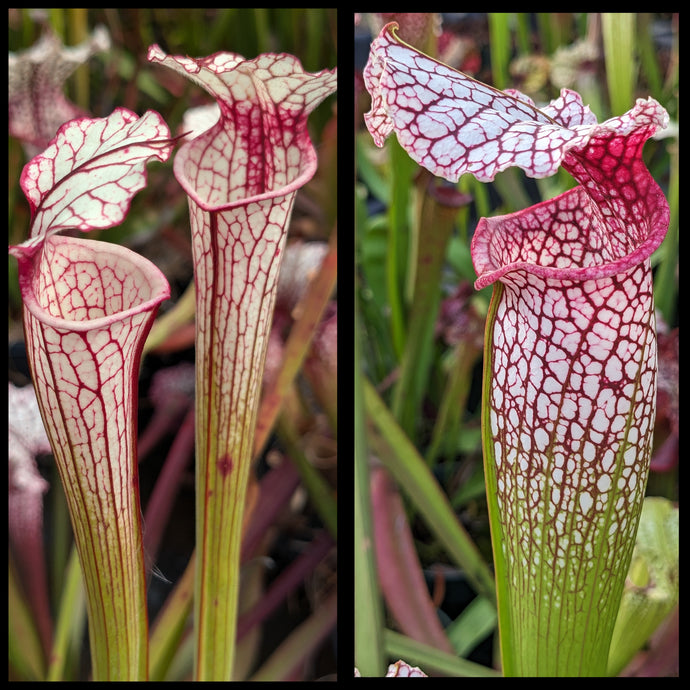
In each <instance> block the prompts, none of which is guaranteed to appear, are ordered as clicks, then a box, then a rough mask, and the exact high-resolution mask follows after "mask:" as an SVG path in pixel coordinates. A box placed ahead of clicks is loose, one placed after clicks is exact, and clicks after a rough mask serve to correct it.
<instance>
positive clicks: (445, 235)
mask: <svg viewBox="0 0 690 690" xmlns="http://www.w3.org/2000/svg"><path fill="white" fill-rule="evenodd" d="M423 180H424V181H425V182H428V183H430V184H433V182H431V180H430V176H429V175H428V174H427V173H424V174H423ZM421 195H422V202H421V210H420V213H419V219H418V222H417V223H415V231H414V232H415V236H416V243H415V244H416V247H417V251H416V252H415V255H416V262H415V267H414V276H415V280H414V295H413V298H412V304H411V307H410V314H409V321H408V323H409V325H408V329H407V337H406V338H405V350H404V352H403V356H402V361H401V364H400V376H399V378H398V382H397V385H396V387H395V394H394V396H393V403H392V408H391V409H392V412H393V415H394V416H395V417H396V419H398V422H399V424H400V426H401V427H402V428H403V430H404V431H405V433H406V434H407V435H408V437H409V438H410V439H411V440H413V441H414V439H415V438H416V432H417V429H416V426H417V420H418V419H419V414H420V408H421V404H422V398H423V395H424V391H425V389H426V385H427V380H428V372H429V368H430V365H431V346H432V342H433V338H434V324H435V323H436V316H437V314H438V307H439V303H440V299H441V271H442V269H443V265H444V260H445V257H446V250H447V247H448V240H449V239H450V237H451V234H452V232H453V228H454V225H455V216H456V214H457V208H456V206H455V205H453V204H450V203H443V202H440V201H439V200H437V199H436V198H434V193H433V192H432V191H430V190H429V189H428V188H427V189H422V190H421Z"/></svg>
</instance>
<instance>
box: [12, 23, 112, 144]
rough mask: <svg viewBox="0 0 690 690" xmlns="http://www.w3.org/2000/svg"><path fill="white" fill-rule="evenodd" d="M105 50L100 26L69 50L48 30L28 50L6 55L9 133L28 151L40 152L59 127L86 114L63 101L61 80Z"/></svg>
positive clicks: (105, 35) (107, 40) (107, 39)
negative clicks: (27, 148) (26, 146)
mask: <svg viewBox="0 0 690 690" xmlns="http://www.w3.org/2000/svg"><path fill="white" fill-rule="evenodd" d="M109 47H110V37H109V35H108V32H107V30H106V29H105V28H104V27H96V29H95V30H94V31H93V33H92V34H91V36H90V37H89V38H88V39H87V40H86V41H84V42H83V43H81V44H79V45H78V46H73V47H69V48H68V47H65V46H63V45H62V44H61V43H60V40H59V39H58V37H57V36H56V35H55V34H54V33H53V32H52V30H49V29H48V30H46V32H45V33H44V34H43V35H42V36H41V38H40V39H39V40H38V41H37V42H36V43H35V44H34V45H33V46H32V47H31V48H29V49H27V50H24V51H21V52H19V53H10V54H9V60H8V62H9V71H8V75H9V76H8V86H9V102H8V105H9V130H10V134H11V135H12V136H14V137H17V138H18V139H20V140H21V141H22V142H23V143H24V144H26V145H28V146H29V147H30V149H31V150H34V149H38V151H42V150H43V149H44V148H46V147H47V146H48V145H49V143H50V141H51V139H53V137H54V136H55V133H56V132H57V130H58V127H60V125H62V124H63V123H65V122H68V121H69V120H73V119H74V118H76V117H85V116H86V115H87V113H85V112H83V111H82V110H81V108H78V107H77V106H76V105H74V103H71V102H70V101H68V100H67V99H66V98H65V95H64V93H63V89H64V83H65V80H66V79H67V77H69V75H70V74H72V72H73V71H74V70H75V69H77V67H79V66H80V65H82V64H84V63H85V62H86V61H87V60H88V59H89V58H90V57H91V56H92V55H93V54H94V53H97V52H100V51H104V50H108V48H109Z"/></svg>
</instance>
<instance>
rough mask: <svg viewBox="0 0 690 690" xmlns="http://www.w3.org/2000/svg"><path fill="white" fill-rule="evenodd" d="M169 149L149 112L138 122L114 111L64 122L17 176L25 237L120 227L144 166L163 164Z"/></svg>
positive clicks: (166, 134)
mask: <svg viewBox="0 0 690 690" xmlns="http://www.w3.org/2000/svg"><path fill="white" fill-rule="evenodd" d="M172 146H173V142H172V140H171V139H170V130H169V129H168V126H167V125H166V124H165V122H164V120H163V119H162V118H161V116H160V115H159V114H158V113H156V112H154V111H148V112H147V113H146V114H145V115H144V116H143V117H141V118H139V117H138V116H137V115H136V114H135V113H133V112H131V111H129V110H127V109H125V108H117V109H116V110H115V111H113V113H112V114H111V115H109V116H108V117H106V118H99V119H88V118H82V119H77V120H72V121H71V122H67V123H65V124H64V125H63V126H62V127H60V129H59V130H58V133H57V135H56V137H55V139H54V140H53V142H52V143H51V144H50V146H49V147H48V148H47V149H46V150H45V151H44V152H43V153H42V154H41V155H39V156H36V157H35V158H33V159H32V160H31V161H29V163H27V164H26V166H25V167H24V170H23V171H22V176H21V187H22V189H23V191H24V194H25V195H26V198H27V199H28V200H29V204H30V206H31V216H32V220H31V237H32V238H40V237H42V236H46V235H48V234H49V233H53V232H57V231H59V230H63V229H67V228H75V229H77V230H83V231H88V230H95V229H97V228H109V227H112V226H113V225H117V224H118V223H121V222H122V220H123V219H124V217H125V215H126V214H127V211H128V210H129V205H130V202H131V199H132V197H133V196H134V195H135V194H136V193H137V192H138V191H139V190H140V189H142V188H143V187H144V186H145V185H146V167H145V166H146V162H147V161H148V160H150V159H151V158H156V159H157V160H159V161H165V160H167V158H168V156H169V155H170V153H171V151H172ZM31 244H35V242H33V243H31Z"/></svg>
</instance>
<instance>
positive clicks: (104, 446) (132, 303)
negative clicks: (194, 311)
mask: <svg viewBox="0 0 690 690" xmlns="http://www.w3.org/2000/svg"><path fill="white" fill-rule="evenodd" d="M171 148H172V146H171V142H170V133H169V131H168V128H167V126H166V125H165V123H164V122H163V121H162V119H161V118H160V116H159V115H158V114H157V113H147V115H145V116H144V117H143V118H141V119H139V118H138V117H137V116H136V115H135V114H134V113H131V112H129V111H126V110H124V109H120V110H117V111H115V112H114V113H113V114H112V115H111V116H110V117H109V118H105V119H95V120H89V119H81V120H74V121H72V122H69V123H67V124H65V125H63V127H61V128H60V130H59V131H58V134H57V135H56V138H55V139H54V140H53V142H52V143H51V145H50V146H49V147H48V148H47V149H46V150H45V151H44V152H43V153H42V154H41V155H39V156H37V157H36V158H34V159H33V160H31V161H30V162H29V163H28V164H27V165H26V166H25V168H24V171H23V173H22V177H21V184H22V188H23V189H24V192H25V193H26V196H27V198H28V200H29V203H30V205H31V211H32V231H31V238H30V239H29V240H27V241H26V242H25V243H23V244H22V245H18V246H14V247H10V253H11V254H13V255H15V256H16V257H17V259H18V261H19V282H20V288H21V292H22V300H23V302H24V330H25V336H26V344H27V352H28V356H29V362H30V365H31V371H32V378H33V381H34V387H35V389H36V394H37V399H38V402H39V406H40V409H41V416H42V418H43V423H44V425H45V427H46V431H47V432H48V436H49V438H50V442H51V446H52V449H53V453H54V455H55V460H56V463H57V467H58V470H59V473H60V478H61V480H62V483H63V486H64V489H65V494H66V496H67V504H68V507H69V510H70V516H71V519H72V526H73V529H74V533H75V542H76V545H77V549H78V552H79V557H80V561H81V565H82V570H83V572H84V578H85V585H86V591H87V607H88V612H89V626H90V635H91V654H92V659H93V668H94V677H95V678H97V679H100V680H104V679H108V680H116V679H119V680H125V679H130V680H132V679H143V678H145V676H146V672H147V655H146V651H145V650H146V648H147V645H148V639H147V620H146V593H145V581H146V579H145V571H144V559H143V551H142V534H141V523H140V514H141V508H140V504H139V486H138V477H137V463H136V424H137V421H136V414H137V380H138V370H139V360H140V356H141V349H142V346H143V343H144V340H145V338H146V335H147V334H148V331H149V329H150V327H151V324H152V323H153V319H154V318H155V314H156V311H157V309H158V305H159V304H160V303H161V302H162V301H163V300H164V299H167V298H168V297H169V296H170V288H169V285H168V283H167V281H166V279H165V277H164V276H163V274H162V273H161V272H160V271H159V270H158V269H157V268H156V267H155V266H154V265H153V264H152V263H151V262H149V261H148V260H146V259H144V258H143V257H140V256H139V255H137V254H135V253H134V252H132V251H130V250H128V249H125V248H123V247H120V246H118V245H114V244H110V243H105V242H97V241H94V240H84V239H77V238H72V237H63V236H61V235H58V234H56V233H57V232H58V231H59V230H61V229H63V228H66V227H76V228H78V229H81V230H91V229H93V228H103V227H110V226H111V225H113V224H115V223H117V222H120V221H121V220H122V219H123V217H124V215H125V214H126V212H127V209H128V208H129V203H130V200H131V197H132V196H133V195H134V194H135V193H136V192H137V191H138V190H139V189H141V188H142V187H143V186H144V185H145V183H146V171H145V164H146V161H147V160H148V159H149V158H156V159H158V160H165V159H166V158H167V157H168V155H169V153H170V150H171ZM123 630H130V631H131V634H130V635H127V636H126V643H125V644H123V643H122V642H123V639H125V638H123V635H122V633H121V631H123ZM96 638H98V639H96Z"/></svg>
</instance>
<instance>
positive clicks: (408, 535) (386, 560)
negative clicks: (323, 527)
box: [371, 467, 453, 654]
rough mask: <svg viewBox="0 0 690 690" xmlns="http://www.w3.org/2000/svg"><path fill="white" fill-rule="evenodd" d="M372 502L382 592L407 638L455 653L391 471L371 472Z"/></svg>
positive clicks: (374, 469) (379, 470) (376, 469)
mask: <svg viewBox="0 0 690 690" xmlns="http://www.w3.org/2000/svg"><path fill="white" fill-rule="evenodd" d="M371 504H372V506H371V507H372V517H373V523H374V540H375V548H376V563H377V568H378V573H379V582H380V585H381V591H382V593H383V596H384V598H385V600H386V604H387V606H388V609H389V611H390V612H391V615H392V616H393V618H394V619H395V621H396V622H397V624H398V626H399V627H400V630H401V632H403V633H404V634H405V635H407V636H408V637H410V638H412V639H413V640H417V641H418V642H422V643H425V644H428V645H432V646H433V647H435V648H436V649H439V650H441V651H444V652H447V653H448V654H452V653H453V646H452V645H451V643H450V641H449V640H448V637H447V636H446V634H445V632H444V631H443V626H442V625H441V623H440V621H439V619H438V614H437V612H436V607H435V606H434V603H433V602H432V600H431V596H430V595H429V591H428V589H427V586H426V582H425V581H424V575H423V573H422V566H421V564H420V562H419V558H418V557H417V553H416V551H415V546H414V540H413V538H412V531H411V530H410V526H409V524H408V522H407V516H406V515H405V509H404V507H403V504H402V499H401V498H400V494H399V493H398V491H397V488H396V486H395V484H394V482H393V481H392V480H391V478H390V476H389V474H388V471H387V470H385V469H384V468H382V467H376V468H372V471H371Z"/></svg>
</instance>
